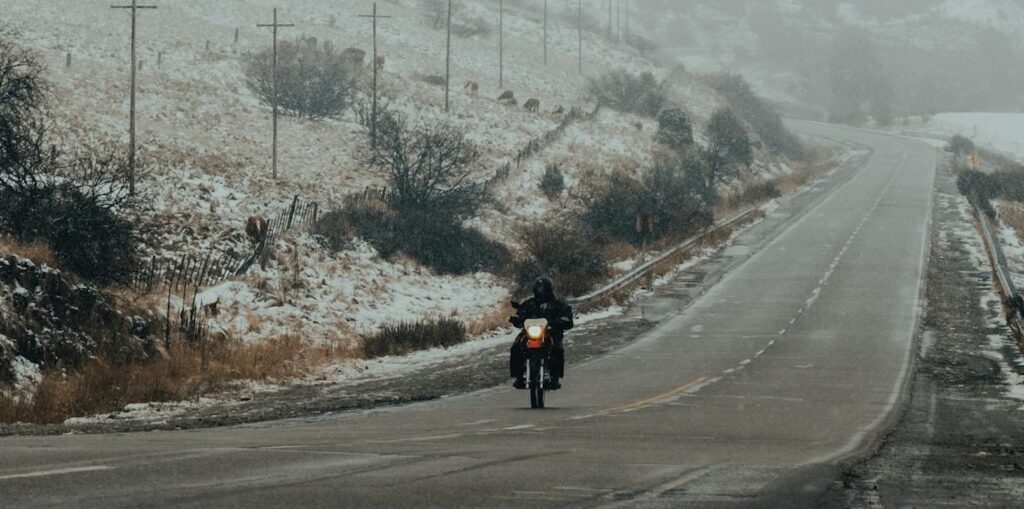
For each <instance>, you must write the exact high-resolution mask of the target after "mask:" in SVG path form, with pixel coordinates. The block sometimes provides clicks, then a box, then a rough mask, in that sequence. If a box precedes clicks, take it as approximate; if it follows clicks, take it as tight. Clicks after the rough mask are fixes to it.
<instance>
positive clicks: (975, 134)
mask: <svg viewBox="0 0 1024 509" xmlns="http://www.w3.org/2000/svg"><path fill="white" fill-rule="evenodd" d="M920 127H921V128H923V129H926V130H928V131H930V132H933V133H935V134H939V135H942V136H943V137H947V138H948V137H951V136H953V135H955V134H961V135H964V136H967V137H969V138H971V139H973V140H974V142H975V143H977V144H979V145H983V146H985V147H988V148H991V149H994V150H997V151H1000V152H1003V153H1006V154H1009V155H1011V156H1012V157H1014V158H1016V159H1019V160H1024V114H1022V113H942V114H939V115H935V116H933V117H931V119H930V120H929V121H928V122H925V123H923V124H921V125H920Z"/></svg>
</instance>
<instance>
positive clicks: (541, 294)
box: [533, 276, 555, 301]
mask: <svg viewBox="0 0 1024 509" xmlns="http://www.w3.org/2000/svg"><path fill="white" fill-rule="evenodd" d="M533 297H534V298H536V299H537V300H541V301H548V300H552V299H554V298H555V285H554V284H553V283H551V279H549V278H547V277H543V276H541V277H539V278H537V279H536V280H535V281H534V282H533Z"/></svg>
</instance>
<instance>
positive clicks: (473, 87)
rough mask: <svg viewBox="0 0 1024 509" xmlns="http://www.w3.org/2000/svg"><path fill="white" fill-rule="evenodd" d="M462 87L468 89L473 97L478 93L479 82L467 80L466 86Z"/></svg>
mask: <svg viewBox="0 0 1024 509" xmlns="http://www.w3.org/2000/svg"><path fill="white" fill-rule="evenodd" d="M463 88H465V89H466V90H469V95H471V96H473V97H476V95H477V94H478V93H480V84H479V83H477V82H475V81H467V82H466V86H465V87H463Z"/></svg>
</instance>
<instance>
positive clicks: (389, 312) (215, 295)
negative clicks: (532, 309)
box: [197, 235, 509, 344]
mask: <svg viewBox="0 0 1024 509" xmlns="http://www.w3.org/2000/svg"><path fill="white" fill-rule="evenodd" d="M277 256H278V259H279V260H280V263H281V265H284V266H285V267H284V268H283V269H282V270H273V271H269V270H268V271H263V270H260V269H259V268H258V267H257V268H255V269H254V270H253V271H252V272H251V273H250V274H248V275H246V276H245V277H243V278H242V279H241V280H240V281H231V282H227V283H224V284H221V285H218V286H215V287H213V288H209V289H207V290H206V291H204V292H202V293H201V294H200V295H199V297H198V298H197V300H198V302H199V303H200V304H201V305H209V304H211V303H214V302H217V303H218V314H217V316H215V317H212V318H211V319H210V320H211V326H212V330H215V331H221V332H225V333H228V334H229V335H231V336H233V337H239V338H243V339H244V340H246V341H248V342H254V341H260V340H266V339H271V338H275V337H282V336H295V335H299V336H300V337H304V338H308V339H310V340H311V341H313V342H314V343H324V344H330V343H332V342H337V341H341V342H348V341H351V340H353V339H354V334H369V333H372V332H375V331H376V329H377V327H378V326H379V325H380V324H383V323H387V322H397V321H407V320H413V319H416V318H420V317H435V318H437V317H455V318H460V319H462V320H463V321H465V322H467V323H472V322H473V321H474V320H477V319H478V318H479V317H482V316H488V315H490V314H493V313H494V312H496V310H498V309H500V307H501V306H504V304H505V302H506V301H507V300H508V298H509V292H508V290H507V289H506V288H505V287H504V286H503V285H502V281H501V280H499V279H498V278H497V277H496V276H493V275H491V274H485V273H479V274H472V275H465V276H444V275H437V274H434V273H432V272H431V271H429V270H427V269H424V268H422V267H420V266H418V265H415V264H413V263H410V262H404V261H400V260H396V261H395V262H389V261H386V260H382V259H380V257H379V256H378V255H377V252H376V251H375V250H374V249H373V248H372V247H371V246H369V245H368V244H366V243H363V242H357V243H355V247H354V248H352V249H350V250H348V251H344V252H341V253H339V254H337V255H331V254H329V253H326V252H325V251H323V250H322V249H319V246H317V245H316V243H315V241H313V239H311V238H310V237H308V236H305V235H300V236H298V237H297V238H295V239H294V240H293V243H288V244H284V243H282V245H281V249H280V250H279V251H278V253H277ZM343 344H344V343H343Z"/></svg>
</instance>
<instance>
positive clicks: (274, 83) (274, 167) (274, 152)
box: [256, 7, 295, 180]
mask: <svg viewBox="0 0 1024 509" xmlns="http://www.w3.org/2000/svg"><path fill="white" fill-rule="evenodd" d="M256 26H257V27H259V28H270V29H272V30H273V32H274V63H273V70H272V71H271V72H272V73H273V76H271V79H270V83H271V85H270V95H271V96H272V99H273V108H274V113H273V115H272V117H273V120H272V122H273V124H274V140H273V147H272V148H271V153H272V156H271V157H272V162H271V172H272V174H273V176H274V180H277V29H278V28H287V27H293V26H295V25H293V24H291V23H288V24H281V23H278V22H277V7H274V22H273V23H271V24H269V25H267V24H258V25H256Z"/></svg>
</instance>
